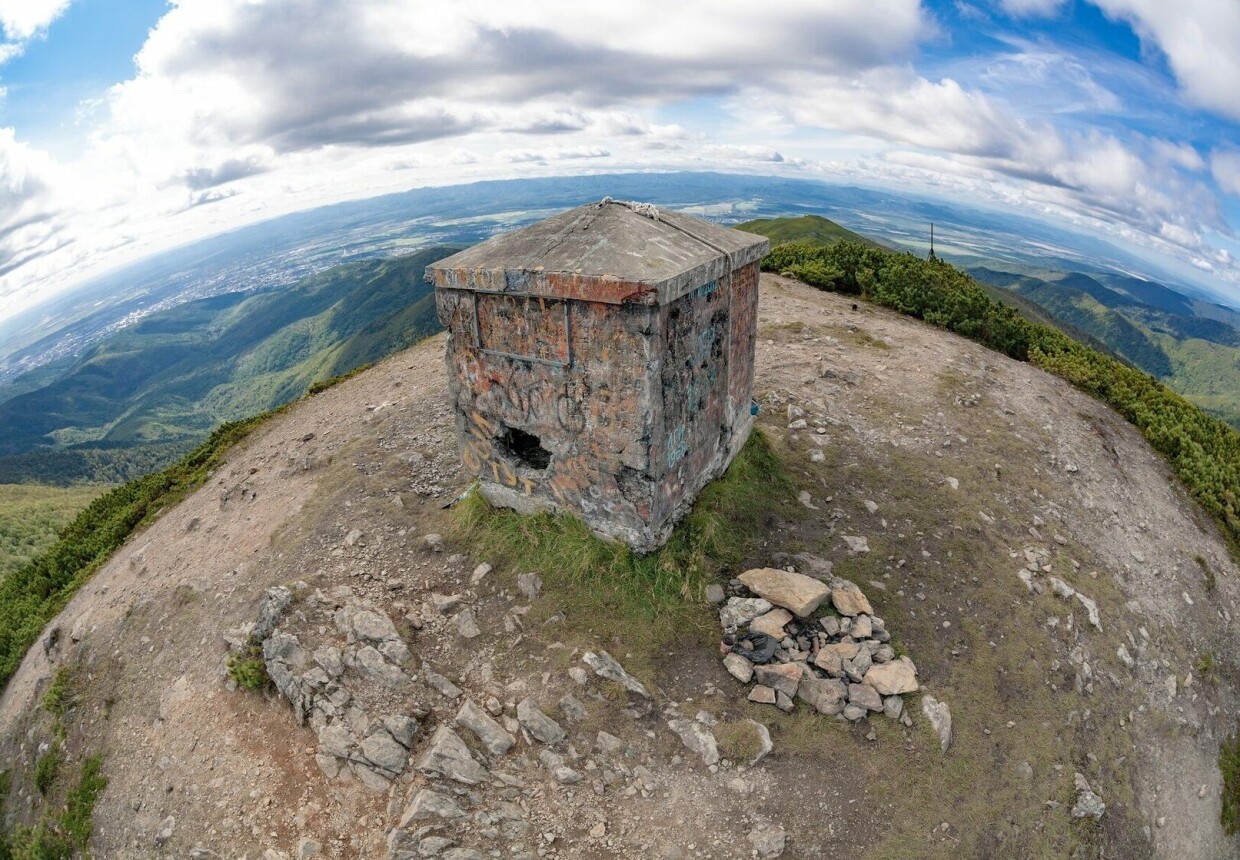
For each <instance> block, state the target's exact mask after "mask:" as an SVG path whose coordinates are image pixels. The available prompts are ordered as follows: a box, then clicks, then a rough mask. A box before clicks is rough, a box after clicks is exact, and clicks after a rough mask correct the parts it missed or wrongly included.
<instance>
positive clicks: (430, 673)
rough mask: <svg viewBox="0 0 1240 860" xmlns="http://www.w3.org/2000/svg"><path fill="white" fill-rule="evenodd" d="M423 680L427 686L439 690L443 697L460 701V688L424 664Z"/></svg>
mask: <svg viewBox="0 0 1240 860" xmlns="http://www.w3.org/2000/svg"><path fill="white" fill-rule="evenodd" d="M422 680H423V681H425V682H426V684H427V686H429V687H431V688H433V689H435V690H438V691H439V693H440V694H441V695H443V696H445V697H447V698H449V699H459V698H460V697H461V688H460V687H458V686H457V685H456V684H453V683H452V682H451V681H449V680H448V679H447V678H445V677H444V676H443V675H440V674H439V673H438V672H436V671H435V670H434V669H432V668H431V667H430V666H428V665H427V664H425V663H423V664H422Z"/></svg>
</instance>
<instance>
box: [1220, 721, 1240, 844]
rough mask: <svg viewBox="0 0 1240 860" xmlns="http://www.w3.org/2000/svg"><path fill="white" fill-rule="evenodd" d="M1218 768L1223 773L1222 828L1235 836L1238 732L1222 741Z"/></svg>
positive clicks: (1239, 794) (1239, 808)
mask: <svg viewBox="0 0 1240 860" xmlns="http://www.w3.org/2000/svg"><path fill="white" fill-rule="evenodd" d="M1218 769H1219V770H1220V771H1222V773H1223V812H1222V823H1223V830H1224V831H1225V832H1226V833H1227V835H1228V836H1235V835H1236V834H1237V833H1240V732H1237V733H1233V734H1232V736H1231V737H1229V738H1228V739H1227V740H1225V741H1223V746H1222V748H1221V749H1220V750H1219V754H1218Z"/></svg>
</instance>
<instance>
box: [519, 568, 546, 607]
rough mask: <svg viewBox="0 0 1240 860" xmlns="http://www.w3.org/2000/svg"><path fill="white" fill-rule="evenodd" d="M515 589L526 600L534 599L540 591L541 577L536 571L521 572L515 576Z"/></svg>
mask: <svg viewBox="0 0 1240 860" xmlns="http://www.w3.org/2000/svg"><path fill="white" fill-rule="evenodd" d="M517 590H518V591H520V592H521V593H522V594H523V595H525V599H526V600H534V599H535V598H537V597H538V595H539V594H541V593H542V577H541V576H539V575H538V574H536V573H523V574H521V575H519V576H518V577H517Z"/></svg>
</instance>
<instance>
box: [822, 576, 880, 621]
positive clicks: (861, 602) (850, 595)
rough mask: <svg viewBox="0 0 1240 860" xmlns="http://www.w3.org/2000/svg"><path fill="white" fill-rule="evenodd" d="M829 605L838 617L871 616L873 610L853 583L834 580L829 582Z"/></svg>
mask: <svg viewBox="0 0 1240 860" xmlns="http://www.w3.org/2000/svg"><path fill="white" fill-rule="evenodd" d="M831 603H832V605H834V606H835V611H836V612H838V613H839V614H840V615H849V616H854V615H861V614H865V615H873V614H874V609H873V608H872V607H871V606H870V601H869V600H868V599H867V598H866V596H865V594H864V593H863V592H862V591H861V589H860V588H858V587H857V584H856V583H855V582H849V581H848V580H847V579H835V580H833V581H832V582H831Z"/></svg>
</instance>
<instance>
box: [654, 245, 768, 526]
mask: <svg viewBox="0 0 1240 860" xmlns="http://www.w3.org/2000/svg"><path fill="white" fill-rule="evenodd" d="M757 285H758V265H757V264H756V263H753V264H750V265H748V266H745V267H743V268H741V269H739V270H737V271H736V272H734V273H733V275H732V277H731V278H724V279H723V280H722V281H721V282H712V283H709V284H706V285H705V286H702V287H699V288H698V289H696V290H694V291H693V292H691V293H689V294H687V295H685V296H684V297H682V298H681V299H679V300H678V301H676V302H673V303H672V304H671V305H668V306H667V307H665V308H663V309H662V310H663V314H662V319H661V323H660V327H661V330H662V332H663V354H662V365H663V372H662V387H661V388H662V390H661V398H662V401H663V408H662V416H661V419H662V420H661V424H662V427H663V432H662V433H661V434H659V435H658V436H657V437H656V443H655V445H654V446H653V448H654V454H653V459H654V461H655V462H656V464H657V465H658V466H659V467H660V468H661V469H662V475H661V476H660V481H659V489H658V492H657V493H656V496H655V516H656V521H657V522H659V523H662V522H665V521H666V522H671V523H675V521H677V520H679V519H680V518H681V516H683V515H684V513H686V512H687V509H688V506H689V505H690V504H692V502H693V500H694V498H696V496H697V494H698V493H699V492H700V491H701V489H702V488H703V487H704V486H706V484H707V483H709V482H710V481H711V480H713V479H714V478H717V477H718V476H719V475H721V474H723V472H724V470H725V469H727V467H728V464H729V463H731V462H732V458H733V457H734V456H735V455H736V452H737V451H739V450H740V448H741V446H742V445H743V444H744V443H745V439H747V438H748V436H749V430H750V428H751V427H752V426H753V418H752V416H751V415H750V413H749V402H750V399H751V397H752V390H753V366H754V349H755V346H756V342H757V341H756V338H757V329H756V321H757V311H758V289H757ZM656 426H657V425H656Z"/></svg>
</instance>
